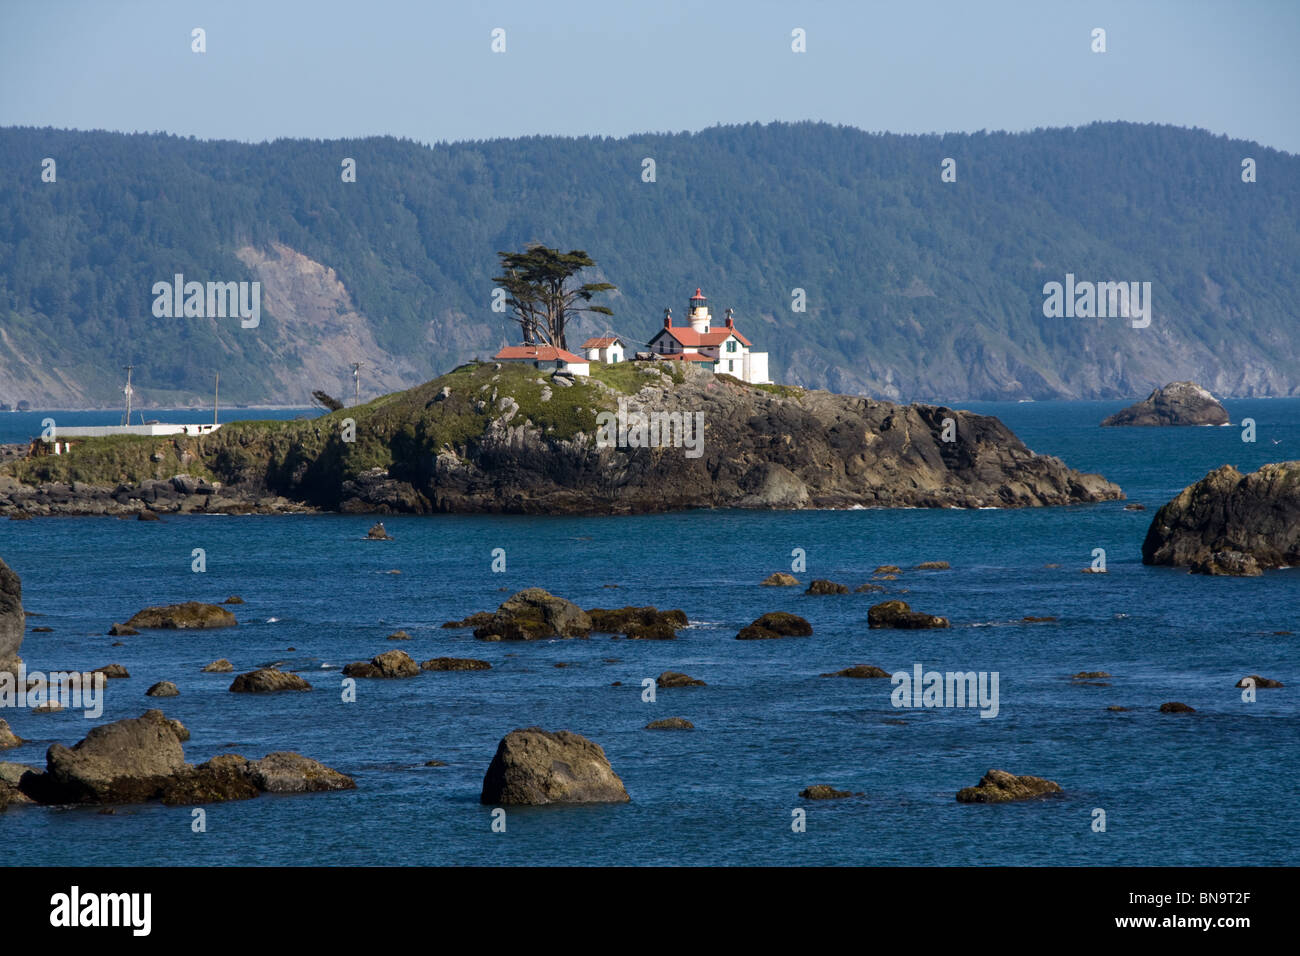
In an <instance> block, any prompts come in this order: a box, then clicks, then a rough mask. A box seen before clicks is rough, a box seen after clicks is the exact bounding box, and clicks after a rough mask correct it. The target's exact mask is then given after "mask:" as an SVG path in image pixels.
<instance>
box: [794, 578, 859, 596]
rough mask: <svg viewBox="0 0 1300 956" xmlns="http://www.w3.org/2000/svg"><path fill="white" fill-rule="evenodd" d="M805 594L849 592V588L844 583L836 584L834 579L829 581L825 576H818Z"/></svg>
mask: <svg viewBox="0 0 1300 956" xmlns="http://www.w3.org/2000/svg"><path fill="white" fill-rule="evenodd" d="M803 593H804V594H816V595H824V594H848V593H849V589H848V588H846V587H845V586H844V585H843V584H836V583H835V582H834V581H827V580H826V579H825V578H817V579H816V580H815V581H813V582H812V584H810V585H808V590H807V591H804V592H803Z"/></svg>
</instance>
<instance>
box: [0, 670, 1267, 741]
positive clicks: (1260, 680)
mask: <svg viewBox="0 0 1300 956" xmlns="http://www.w3.org/2000/svg"><path fill="white" fill-rule="evenodd" d="M1246 681H1252V682H1253V683H1250V684H1247V683H1246ZM1237 686H1238V687H1257V688H1278V687H1285V686H1286V685H1285V684H1283V683H1282V682H1281V681H1280V680H1273V679H1272V678H1269V677H1260V676H1259V675H1258V674H1249V675H1247V676H1246V677H1243V678H1242V679H1241V680H1239V681H1237ZM0 723H3V721H0ZM2 731H3V728H0V747H3V746H4V741H3V739H2V738H3V736H4V734H3V732H2Z"/></svg>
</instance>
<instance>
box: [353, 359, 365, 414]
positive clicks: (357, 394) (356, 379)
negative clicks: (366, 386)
mask: <svg viewBox="0 0 1300 956" xmlns="http://www.w3.org/2000/svg"><path fill="white" fill-rule="evenodd" d="M364 364H365V363H363V362H353V363H352V404H353V405H360V404H361V369H362V366H363V365H364Z"/></svg>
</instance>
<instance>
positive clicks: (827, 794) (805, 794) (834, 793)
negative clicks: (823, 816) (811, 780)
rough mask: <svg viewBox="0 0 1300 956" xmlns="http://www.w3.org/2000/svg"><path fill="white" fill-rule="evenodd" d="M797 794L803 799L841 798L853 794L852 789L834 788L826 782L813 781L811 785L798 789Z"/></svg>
mask: <svg viewBox="0 0 1300 956" xmlns="http://www.w3.org/2000/svg"><path fill="white" fill-rule="evenodd" d="M799 796H800V797H801V798H803V799H804V800H842V799H843V798H845V797H851V796H853V791H851V790H836V789H835V788H834V787H832V786H831V785H830V784H828V783H815V784H813V785H812V786H811V787H804V789H802V790H800V791H799Z"/></svg>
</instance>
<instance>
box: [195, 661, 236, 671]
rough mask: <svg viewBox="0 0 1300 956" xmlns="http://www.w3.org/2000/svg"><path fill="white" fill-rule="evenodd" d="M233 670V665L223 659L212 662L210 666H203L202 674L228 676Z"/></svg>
mask: <svg viewBox="0 0 1300 956" xmlns="http://www.w3.org/2000/svg"><path fill="white" fill-rule="evenodd" d="M234 669H235V665H234V664H232V663H230V661H228V660H226V659H225V658H224V657H223V658H221V659H219V660H215V661H213V662H212V663H211V664H204V665H203V668H202V672H203V673H204V674H229V673H230V672H231V671H233V670H234Z"/></svg>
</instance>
